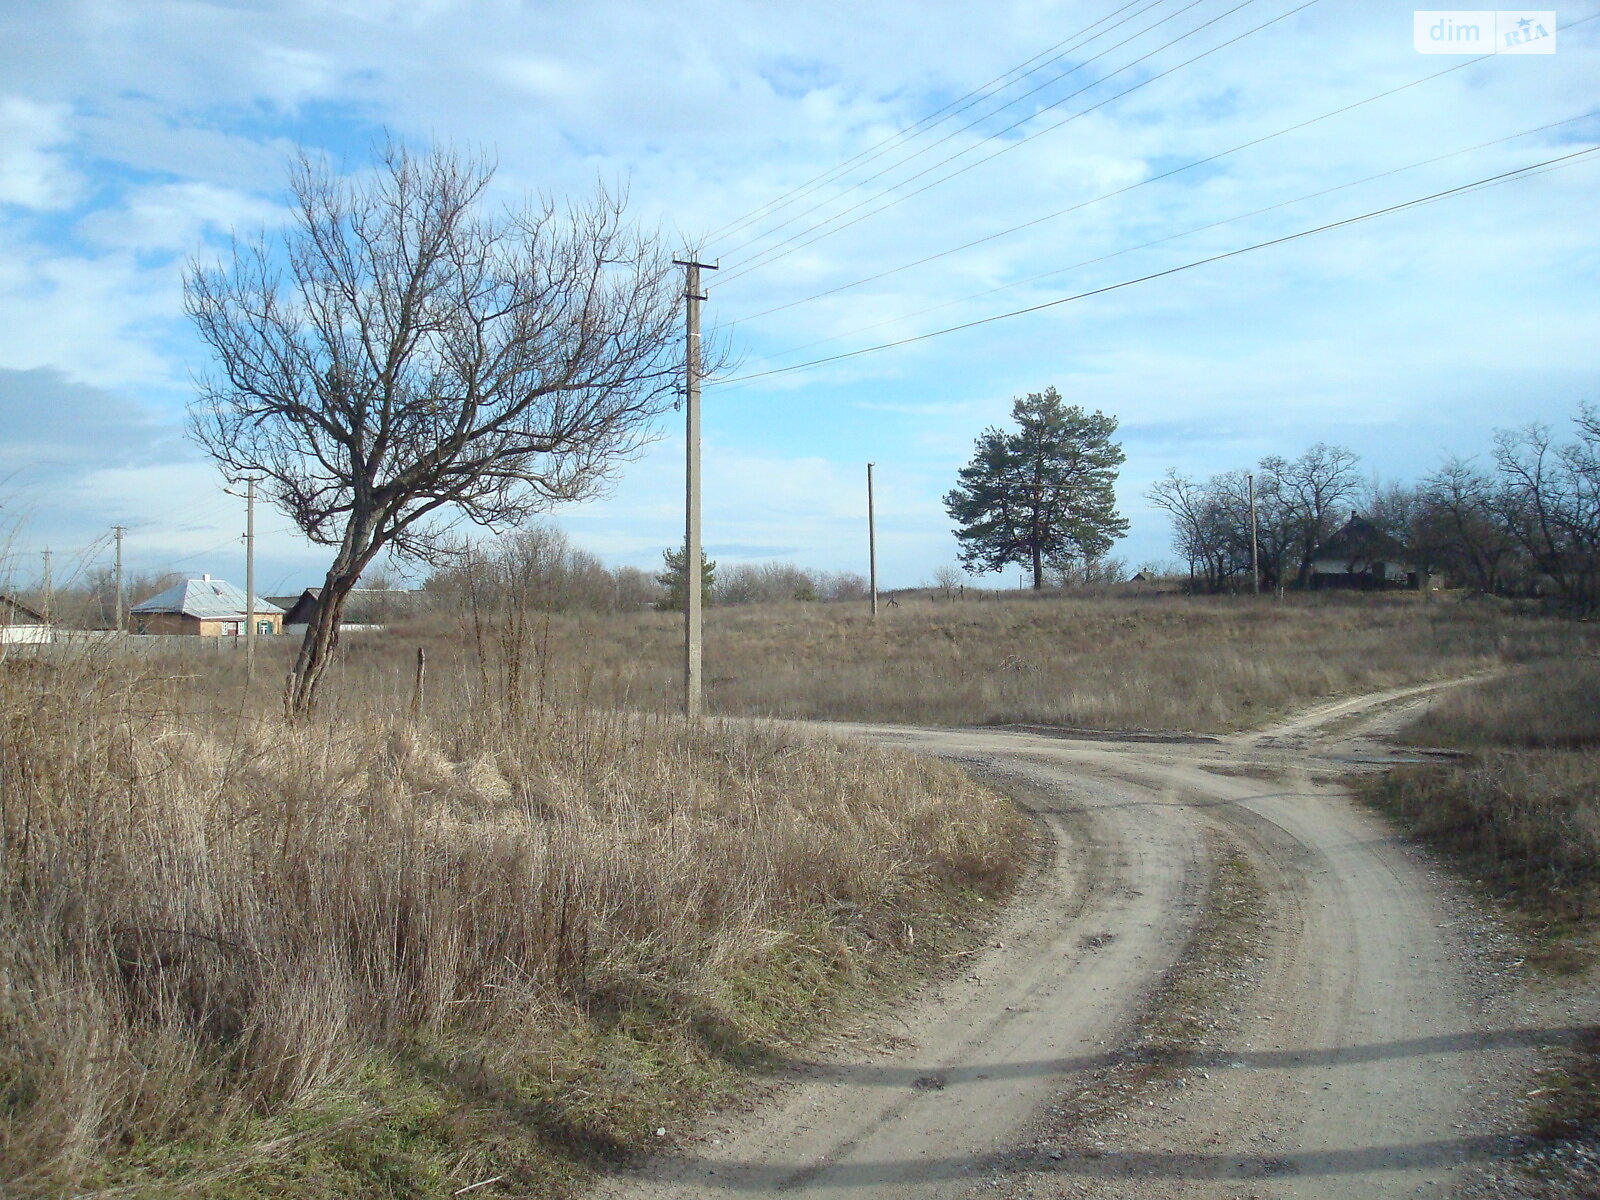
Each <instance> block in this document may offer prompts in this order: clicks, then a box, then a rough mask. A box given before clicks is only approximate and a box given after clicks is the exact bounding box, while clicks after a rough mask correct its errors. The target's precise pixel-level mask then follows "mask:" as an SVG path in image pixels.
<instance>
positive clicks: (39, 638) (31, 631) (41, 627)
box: [0, 592, 55, 644]
mask: <svg viewBox="0 0 1600 1200" xmlns="http://www.w3.org/2000/svg"><path fill="white" fill-rule="evenodd" d="M54 637H55V635H54V631H53V630H52V629H51V628H50V622H49V621H48V620H46V619H45V616H44V614H43V613H41V612H38V611H37V610H35V609H32V608H30V607H28V605H26V604H24V603H23V602H22V601H20V600H18V599H16V598H15V597H14V596H8V595H6V594H5V593H4V592H0V643H11V644H18V643H23V642H27V643H32V644H38V643H42V642H49V641H53V640H54Z"/></svg>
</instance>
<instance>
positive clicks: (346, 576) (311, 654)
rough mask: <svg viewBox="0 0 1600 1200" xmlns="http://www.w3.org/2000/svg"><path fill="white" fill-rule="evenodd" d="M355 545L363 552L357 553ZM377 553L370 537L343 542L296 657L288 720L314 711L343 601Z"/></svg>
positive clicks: (334, 644) (336, 642)
mask: <svg viewBox="0 0 1600 1200" xmlns="http://www.w3.org/2000/svg"><path fill="white" fill-rule="evenodd" d="M357 545H359V546H361V547H362V548H361V549H359V550H358V549H356V546H357ZM377 552H378V548H377V546H375V545H374V544H373V539H372V537H371V536H370V535H369V536H365V537H362V536H360V535H359V534H357V535H355V536H352V537H351V538H347V539H346V541H345V544H344V545H343V546H341V547H340V548H339V553H338V555H337V556H336V557H335V558H334V560H333V565H332V566H331V567H329V568H328V574H327V577H326V578H325V579H324V580H323V584H322V593H321V594H320V595H319V596H318V597H317V608H316V613H315V615H314V616H313V617H312V619H311V623H310V625H308V626H307V627H306V637H305V641H303V642H301V643H300V653H299V654H298V655H297V656H296V657H295V662H294V672H293V674H292V676H291V686H290V688H289V693H288V697H287V711H286V713H285V715H286V716H288V717H289V718H290V719H291V720H292V719H295V718H299V717H306V716H310V715H311V712H312V710H313V709H314V708H315V707H316V700H317V685H318V684H319V683H320V682H321V680H322V673H323V672H324V671H326V670H327V669H328V664H329V663H330V662H332V661H333V652H334V651H335V650H336V649H337V648H338V646H339V626H340V624H341V623H342V621H343V618H344V605H345V601H346V600H348V599H349V598H350V593H351V592H352V591H353V590H354V589H355V586H356V584H357V582H359V580H360V579H361V573H362V572H363V571H365V570H366V569H367V566H368V564H369V563H371V561H372V559H373V558H374V557H375V556H376V555H377Z"/></svg>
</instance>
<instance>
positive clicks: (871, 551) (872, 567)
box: [867, 463, 878, 616]
mask: <svg viewBox="0 0 1600 1200" xmlns="http://www.w3.org/2000/svg"><path fill="white" fill-rule="evenodd" d="M867 574H868V576H869V577H870V578H871V580H872V615H873V616H877V615H878V525H877V521H876V520H875V519H874V516H873V512H872V464H871V463H868V464H867Z"/></svg>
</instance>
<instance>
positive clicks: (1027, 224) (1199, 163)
mask: <svg viewBox="0 0 1600 1200" xmlns="http://www.w3.org/2000/svg"><path fill="white" fill-rule="evenodd" d="M1492 57H1494V56H1493V55H1490V54H1485V55H1482V56H1480V57H1478V58H1470V59H1466V60H1464V61H1462V62H1459V63H1457V64H1455V65H1454V66H1450V67H1446V68H1445V69H1444V70H1442V71H1435V72H1434V73H1433V74H1431V75H1423V76H1421V77H1420V78H1417V79H1413V80H1411V81H1410V82H1409V83H1403V84H1401V85H1400V86H1398V87H1393V88H1390V89H1389V90H1388V91H1383V92H1377V93H1374V94H1373V95H1371V96H1367V97H1366V98H1364V99H1361V100H1357V101H1354V102H1353V103H1351V104H1346V105H1343V106H1342V107H1340V108H1335V109H1330V110H1329V111H1328V112H1325V113H1322V114H1321V115H1320V116H1315V117H1311V118H1309V119H1308V120H1304V121H1300V122H1298V123H1296V124H1294V125H1286V126H1285V127H1284V128H1282V129H1279V130H1275V131H1274V132H1272V133H1268V134H1264V135H1263V136H1261V137H1258V138H1252V139H1251V140H1250V141H1248V142H1241V143H1239V144H1238V145H1237V146H1231V147H1229V148H1228V149H1226V150H1219V151H1217V152H1216V153H1215V154H1208V155H1206V157H1204V158H1197V159H1195V160H1194V161H1193V162H1187V163H1184V164H1183V165H1182V166H1177V167H1172V168H1170V169H1168V170H1166V171H1162V172H1161V173H1160V174H1158V175H1150V176H1147V177H1145V178H1144V179H1141V180H1139V181H1137V182H1136V183H1130V184H1126V185H1125V186H1123V187H1120V188H1116V189H1114V190H1112V191H1109V192H1102V193H1101V194H1100V195H1098V196H1095V197H1092V198H1091V199H1088V200H1081V201H1079V202H1078V203H1076V204H1070V205H1068V206H1067V207H1066V208H1060V209H1057V210H1056V211H1055V212H1051V213H1046V214H1045V215H1044V216H1042V217H1035V218H1033V220H1031V221H1024V222H1023V223H1022V224H1020V225H1013V226H1011V227H1010V228H1009V229H1001V230H998V231H996V232H995V233H990V234H985V235H984V236H983V237H980V238H974V239H973V240H972V241H970V242H963V243H962V244H961V245H959V246H952V247H950V248H949V249H948V250H940V251H938V252H936V253H934V254H928V255H924V256H923V257H922V258H919V259H915V260H913V261H912V262H908V263H902V264H901V265H900V266H898V267H890V268H889V269H888V270H886V271H879V272H878V273H877V274H875V275H867V276H865V277H863V278H861V279H856V280H852V281H851V282H849V283H841V284H839V285H838V286H837V287H832V288H828V289H827V290H826V291H821V292H815V293H813V294H812V295H810V296H805V297H802V298H801V299H799V300H790V301H788V302H786V303H784V304H776V305H774V306H773V307H771V308H766V309H762V310H761V311H760V312H758V313H755V314H753V315H751V316H748V317H741V318H740V319H739V320H738V321H736V322H734V324H744V323H746V322H749V321H757V320H760V319H761V318H762V317H767V316H771V315H772V314H773V313H778V312H783V311H785V310H786V309H791V308H797V307H798V306H800V305H802V304H809V303H810V302H811V301H813V300H821V299H824V298H825V297H828V296H835V295H838V294H839V293H840V292H846V291H849V290H850V289H851V288H857V287H861V286H863V285H864V284H868V283H876V282H877V281H878V280H880V279H887V278H889V277H890V276H891V275H898V274H899V273H900V272H902V271H909V270H911V269H912V268H914V267H920V266H925V265H926V264H928V263H931V262H937V261H938V260H939V259H941V258H948V257H949V256H950V255H952V254H959V253H960V252H961V251H963V250H971V249H972V248H973V247H975V246H982V245H985V244H987V243H989V242H993V241H996V240H998V239H1000V238H1003V237H1008V236H1010V235H1011V234H1013V233H1020V232H1022V231H1023V230H1024V229H1032V228H1033V227H1034V226H1036V225H1043V224H1044V223H1045V222H1047V221H1053V220H1055V219H1057V218H1058V217H1065V216H1068V215H1069V214H1071V213H1075V212H1079V211H1081V210H1082V209H1085V208H1088V207H1090V206H1091V205H1095V204H1099V203H1100V202H1101V201H1103V200H1111V199H1114V198H1115V197H1117V196H1123V195H1126V194H1127V193H1129V192H1132V191H1137V190H1138V189H1139V188H1142V187H1148V186H1149V185H1150V184H1153V183H1160V182H1161V181H1162V180H1165V179H1171V178H1173V177H1174V176H1175V175H1181V174H1183V173H1184V172H1186V171H1192V170H1194V169H1196V168H1197V167H1204V166H1208V165H1210V164H1211V163H1214V162H1218V161H1220V160H1222V159H1224V158H1228V157H1229V156H1231V155H1234V154H1238V153H1240V152H1241V151H1244V150H1249V149H1252V148H1254V147H1256V146H1259V145H1261V144H1262V143H1264V142H1270V141H1273V140H1274V139H1276V138H1280V137H1284V136H1286V135H1288V134H1291V133H1296V132H1298V131H1299V130H1302V129H1305V128H1307V127H1308V126H1311V125H1315V124H1317V123H1318V122H1321V121H1326V120H1329V119H1330V118H1333V117H1337V116H1340V115H1341V114H1343V113H1347V112H1350V111H1352V110H1353V109H1357V108H1361V107H1362V106H1363V105H1367V104H1372V103H1374V102H1375V101H1378V100H1383V99H1386V98H1388V97H1389V96H1393V95H1395V94H1396V93H1398V92H1403V91H1405V90H1406V89H1408V88H1413V87H1416V86H1418V85H1419V84H1423V83H1427V82H1429V81H1430V80H1434V79H1438V78H1440V77H1441V76H1444V75H1448V74H1450V73H1451V72H1452V71H1459V70H1461V69H1462V68H1463V67H1470V66H1472V65H1473V64H1474V63H1479V62H1482V61H1483V60H1484V59H1485V58H1492Z"/></svg>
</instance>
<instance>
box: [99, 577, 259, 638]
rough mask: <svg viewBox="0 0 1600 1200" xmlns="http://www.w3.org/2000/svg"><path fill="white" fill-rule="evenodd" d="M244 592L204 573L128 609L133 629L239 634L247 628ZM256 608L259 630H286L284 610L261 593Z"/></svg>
mask: <svg viewBox="0 0 1600 1200" xmlns="http://www.w3.org/2000/svg"><path fill="white" fill-rule="evenodd" d="M246 607H247V605H246V603H245V595H244V592H243V591H242V590H241V589H239V588H236V587H234V586H233V584H231V583H228V582H227V581H226V580H222V579H213V578H211V576H209V575H202V576H200V578H198V579H185V580H183V581H182V582H181V583H175V584H173V585H172V586H171V587H169V588H168V589H167V590H166V591H164V592H161V593H160V594H158V595H155V596H151V597H150V599H148V600H141V601H140V602H139V603H138V604H135V605H134V606H133V607H132V608H130V609H129V610H128V631H129V632H130V633H165V634H180V635H187V636H191V637H238V636H239V635H240V634H242V633H244V632H245V619H246V614H245V608H246ZM249 607H251V608H252V609H253V611H254V614H255V622H256V633H257V634H258V635H259V636H262V637H270V636H272V635H273V634H278V633H282V632H283V610H282V609H281V608H279V607H278V606H277V605H275V604H272V603H270V602H268V601H266V600H263V599H261V598H260V597H257V598H256V601H255V603H254V605H251V606H249Z"/></svg>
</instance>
